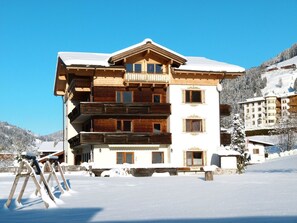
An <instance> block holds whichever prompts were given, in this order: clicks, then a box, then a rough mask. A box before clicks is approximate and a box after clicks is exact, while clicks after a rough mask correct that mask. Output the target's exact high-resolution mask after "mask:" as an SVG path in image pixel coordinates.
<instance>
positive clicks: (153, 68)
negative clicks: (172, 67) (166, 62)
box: [147, 63, 162, 73]
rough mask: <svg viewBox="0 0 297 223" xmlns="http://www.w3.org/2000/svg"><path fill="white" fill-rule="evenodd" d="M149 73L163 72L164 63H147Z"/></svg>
mask: <svg viewBox="0 0 297 223" xmlns="http://www.w3.org/2000/svg"><path fill="white" fill-rule="evenodd" d="M147 72H148V73H162V64H152V63H149V64H147Z"/></svg>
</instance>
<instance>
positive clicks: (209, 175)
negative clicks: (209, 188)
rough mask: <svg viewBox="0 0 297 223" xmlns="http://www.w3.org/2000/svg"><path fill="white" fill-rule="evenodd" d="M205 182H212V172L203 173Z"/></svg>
mask: <svg viewBox="0 0 297 223" xmlns="http://www.w3.org/2000/svg"><path fill="white" fill-rule="evenodd" d="M205 181H213V172H212V171H205Z"/></svg>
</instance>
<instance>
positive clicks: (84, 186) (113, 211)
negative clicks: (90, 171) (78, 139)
mask: <svg viewBox="0 0 297 223" xmlns="http://www.w3.org/2000/svg"><path fill="white" fill-rule="evenodd" d="M66 177H67V179H69V182H70V184H71V188H72V190H73V192H71V193H69V194H68V196H66V195H63V196H60V194H59V193H55V195H56V197H59V199H60V200H61V201H62V202H63V203H61V204H58V205H57V207H56V208H51V209H45V207H44V204H43V202H42V200H41V199H40V197H36V196H32V194H33V192H34V188H33V181H32V180H30V181H29V182H30V183H29V184H28V187H27V189H26V191H25V193H24V196H23V199H22V206H16V205H15V203H12V205H11V206H10V208H9V209H5V208H4V204H5V202H6V200H7V197H8V194H9V191H10V188H11V185H12V182H13V180H14V176H13V175H10V176H9V175H7V174H2V175H0V206H1V209H0V222H1V223H4V222H5V223H6V222H7V223H10V222H13V223H17V222H20V223H24V222H30V223H33V222H38V223H39V222H62V223H68V222H71V223H75V222H80V223H82V222H144V223H146V222H164V223H165V222H207V223H214V222H219V223H222V222H224V223H227V222H228V223H229V222H249V223H252V222H267V223H268V222H269V223H275V222H295V223H296V222H297V155H293V156H290V157H282V158H277V159H274V160H269V161H267V162H266V163H263V164H257V165H253V166H249V168H248V170H247V172H246V173H245V174H242V175H220V176H219V175H215V176H214V181H204V175H203V174H198V175H184V176H182V175H180V176H171V177H164V176H163V177H146V178H145V177H143V178H135V177H118V178H97V177H90V176H89V175H87V174H84V175H78V174H67V175H66ZM21 182H22V181H21ZM51 184H52V185H51ZM50 185H51V186H54V182H50ZM20 187H21V186H20V185H19V186H18V188H17V193H16V195H15V196H14V197H16V196H17V195H18V192H19V190H20Z"/></svg>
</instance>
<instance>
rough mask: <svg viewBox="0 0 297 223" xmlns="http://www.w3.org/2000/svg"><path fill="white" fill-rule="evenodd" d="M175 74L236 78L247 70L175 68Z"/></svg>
mask: <svg viewBox="0 0 297 223" xmlns="http://www.w3.org/2000/svg"><path fill="white" fill-rule="evenodd" d="M172 73H174V74H177V75H182V74H186V75H200V76H205V77H208V78H215V79H235V78H237V77H240V76H242V75H244V74H245V72H226V71H204V70H181V69H176V68H175V69H173V72H172Z"/></svg>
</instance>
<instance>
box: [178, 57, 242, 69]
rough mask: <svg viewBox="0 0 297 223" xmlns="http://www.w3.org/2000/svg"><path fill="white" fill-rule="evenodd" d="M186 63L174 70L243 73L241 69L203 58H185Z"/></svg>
mask: <svg viewBox="0 0 297 223" xmlns="http://www.w3.org/2000/svg"><path fill="white" fill-rule="evenodd" d="M186 59H187V62H186V64H185V65H181V66H180V67H179V68H176V70H190V71H213V72H244V71H245V69H244V68H243V67H240V66H237V65H232V64H228V63H224V62H220V61H215V60H210V59H207V58H205V57H186Z"/></svg>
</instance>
